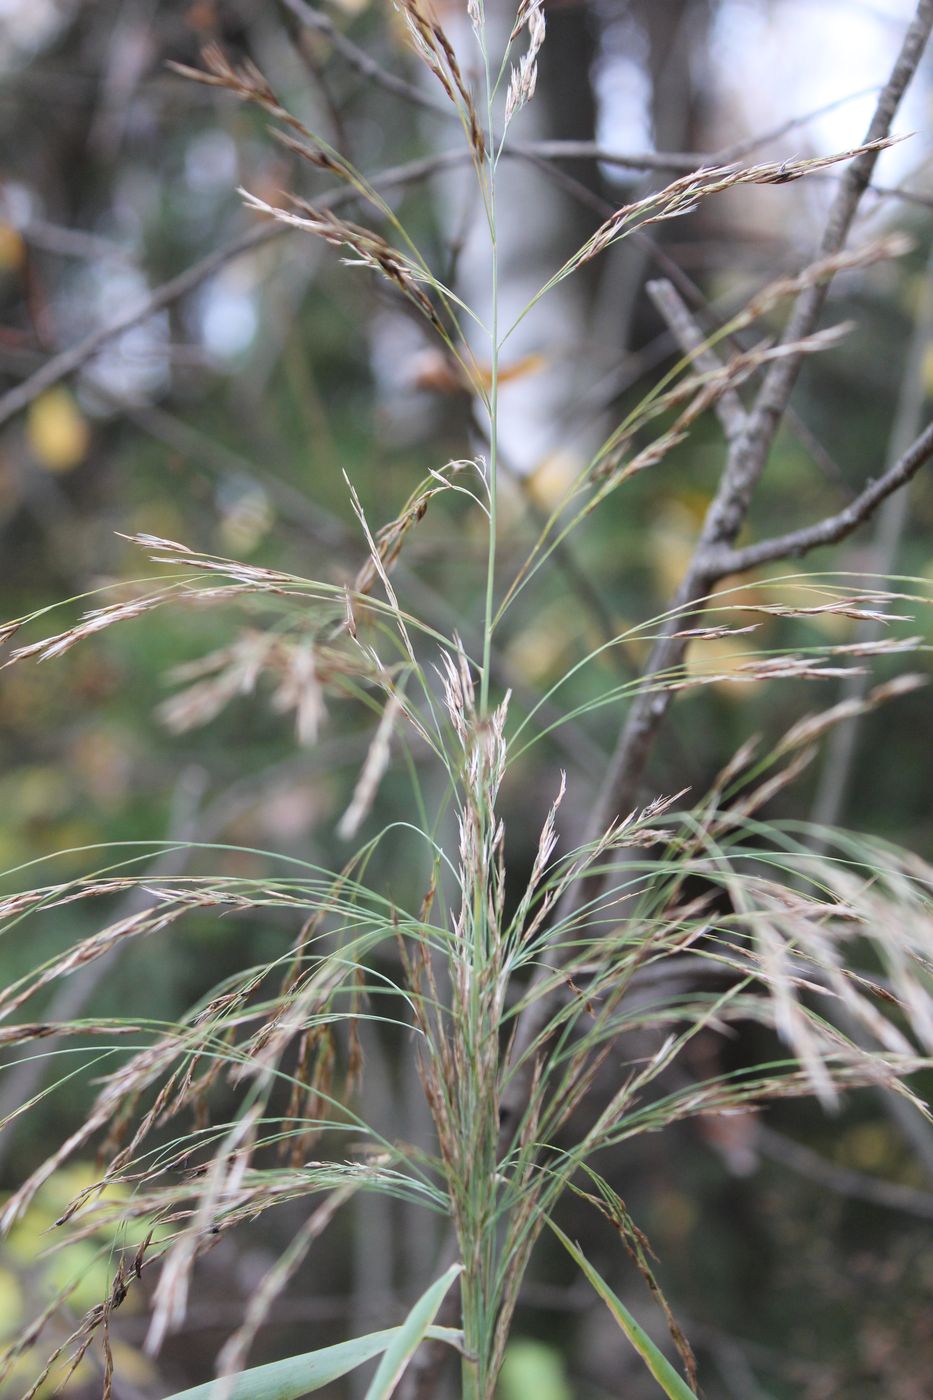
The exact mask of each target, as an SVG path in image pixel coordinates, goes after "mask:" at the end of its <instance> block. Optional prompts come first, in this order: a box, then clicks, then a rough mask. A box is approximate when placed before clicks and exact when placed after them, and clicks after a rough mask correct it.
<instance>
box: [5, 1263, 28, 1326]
mask: <svg viewBox="0 0 933 1400" xmlns="http://www.w3.org/2000/svg"><path fill="white" fill-rule="evenodd" d="M22 1315H23V1290H22V1289H21V1288H20V1286H19V1282H18V1280H17V1277H16V1275H15V1274H14V1273H13V1271H12V1269H2V1268H0V1337H12V1336H13V1335H14V1333H15V1332H16V1329H17V1327H18V1326H19V1323H20V1319H21V1318H22Z"/></svg>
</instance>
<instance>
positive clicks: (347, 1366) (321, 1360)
mask: <svg viewBox="0 0 933 1400" xmlns="http://www.w3.org/2000/svg"><path fill="white" fill-rule="evenodd" d="M401 1330H402V1329H401V1328H400V1327H387V1328H385V1329H384V1330H383V1331H381V1332H370V1333H368V1334H367V1335H366V1336H365V1337H354V1338H353V1339H352V1340H351V1341H348V1342H339V1343H338V1344H337V1345H336V1346H332V1347H322V1348H321V1349H320V1350H319V1351H307V1352H303V1353H301V1355H299V1356H287V1357H285V1358H284V1359H283V1360H282V1361H270V1362H269V1363H268V1364H267V1365H265V1366H254V1367H252V1368H251V1369H250V1370H248V1371H240V1372H239V1373H238V1374H237V1375H235V1376H222V1377H218V1378H217V1380H213V1381H207V1382H206V1383H205V1384H204V1385H196V1386H192V1388H191V1389H190V1390H180V1391H178V1392H177V1393H176V1394H175V1395H171V1396H169V1397H168V1400H221V1397H223V1400H300V1397H301V1396H303V1395H310V1394H311V1392H312V1391H314V1390H320V1389H321V1387H322V1386H325V1385H329V1384H330V1382H331V1381H336V1380H339V1379H340V1377H341V1376H345V1375H347V1373H348V1372H350V1371H355V1370H356V1368H357V1367H358V1366H362V1365H363V1364H364V1363H365V1362H367V1361H371V1360H372V1358H373V1357H374V1356H379V1355H380V1353H381V1352H384V1351H385V1350H386V1348H387V1347H388V1346H390V1345H391V1343H392V1342H393V1341H394V1339H395V1338H396V1336H397V1334H398V1333H399V1332H400V1331H401ZM425 1334H426V1335H427V1336H430V1337H435V1338H437V1339H438V1340H440V1341H448V1342H450V1343H451V1344H452V1345H454V1346H459V1345H460V1343H461V1341H462V1337H461V1334H460V1333H459V1332H457V1331H455V1330H453V1329H452V1328H449V1327H428V1328H426V1331H425Z"/></svg>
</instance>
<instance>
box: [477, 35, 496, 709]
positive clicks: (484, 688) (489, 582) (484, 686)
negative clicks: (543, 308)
mask: <svg viewBox="0 0 933 1400" xmlns="http://www.w3.org/2000/svg"><path fill="white" fill-rule="evenodd" d="M484 49H485V45H484ZM484 57H485V59H486V128H487V136H486V144H487V151H488V164H489V194H488V198H487V200H486V209H487V215H488V219H489V241H490V267H491V274H492V309H491V315H490V326H489V348H490V356H489V549H488V551H487V555H486V615H485V619H484V623H483V673H482V679H481V682H480V714H481V715H485V714H486V713H487V712H488V709H489V663H490V653H491V651H492V630H493V621H494V613H495V583H496V501H497V496H498V489H497V488H498V481H497V475H498V474H497V449H498V420H499V250H498V245H497V242H496V161H495V156H494V153H493V138H494V127H493V120H492V99H493V92H494V89H493V86H492V79H491V75H490V72H489V58H488V53H484Z"/></svg>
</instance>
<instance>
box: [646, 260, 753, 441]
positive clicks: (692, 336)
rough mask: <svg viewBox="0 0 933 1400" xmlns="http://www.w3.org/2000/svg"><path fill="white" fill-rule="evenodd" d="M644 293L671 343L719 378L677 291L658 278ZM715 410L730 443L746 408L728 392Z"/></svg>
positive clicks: (711, 354)
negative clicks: (672, 340) (669, 334)
mask: <svg viewBox="0 0 933 1400" xmlns="http://www.w3.org/2000/svg"><path fill="white" fill-rule="evenodd" d="M646 290H647V292H648V295H649V296H650V298H651V300H652V301H653V302H654V304H655V306H656V307H657V308H658V311H660V313H661V315H662V316H663V317H664V319H665V321H666V322H667V324H668V327H669V329H670V331H671V334H672V335H673V336H674V339H675V340H676V341H677V343H678V345H679V346H680V348H681V349H682V350H683V351H684V353H685V354H687V355H690V356H691V358H692V359H693V362H694V364H695V365H696V366H697V368H698V369H701V370H703V372H704V373H707V374H714V375H715V374H721V373H722V368H723V366H722V362H721V360H720V359H719V356H718V355H717V354H716V353H715V352H714V351H713V350H711V349H710V348H709V346H708V345H706V344H705V340H704V336H703V333H702V331H701V330H700V328H699V326H698V325H697V323H696V321H694V319H693V317H692V316H691V314H690V312H689V310H688V309H687V306H686V304H685V303H684V302H683V300H682V299H681V297H680V295H679V293H678V292H677V290H676V288H675V287H673V286H672V285H671V284H670V282H668V281H666V280H665V279H664V278H660V279H659V280H658V281H657V282H649V283H648V285H647V288H646ZM714 407H715V409H716V416H717V417H718V419H719V421H720V423H721V424H722V427H723V431H724V432H725V434H726V440H727V441H728V442H733V441H734V440H735V439H736V438H737V437H738V436H739V434H740V433H741V432H742V431H743V429H744V427H745V407H744V405H743V403H742V400H741V399H740V398H739V395H738V393H737V391H736V390H735V389H727V390H726V392H725V393H724V394H721V395H720V397H719V398H718V399H717V400H716V403H715V405H714Z"/></svg>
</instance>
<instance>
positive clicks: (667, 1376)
mask: <svg viewBox="0 0 933 1400" xmlns="http://www.w3.org/2000/svg"><path fill="white" fill-rule="evenodd" d="M548 1224H549V1225H550V1227H551V1229H552V1230H553V1231H554V1234H555V1235H556V1236H557V1238H558V1239H559V1240H560V1242H561V1244H562V1245H563V1246H564V1248H565V1249H566V1251H567V1253H568V1254H569V1255H570V1257H571V1259H573V1260H574V1261H575V1262H576V1263H577V1264H578V1265H579V1267H580V1268H581V1269H582V1271H583V1273H584V1274H585V1275H586V1277H587V1278H588V1279H589V1281H590V1283H591V1284H592V1285H593V1287H594V1289H595V1290H596V1292H597V1293H598V1294H599V1296H600V1298H602V1300H603V1302H604V1303H605V1304H606V1307H607V1308H608V1309H609V1311H610V1312H611V1313H612V1315H613V1317H614V1318H615V1320H616V1322H617V1323H618V1324H619V1326H620V1327H621V1328H622V1331H623V1332H624V1333H625V1335H626V1336H627V1337H628V1339H629V1341H630V1342H631V1344H632V1346H633V1347H634V1348H635V1350H636V1351H637V1352H638V1354H639V1356H640V1357H641V1358H642V1360H643V1361H644V1363H645V1365H646V1366H647V1367H648V1370H649V1371H650V1372H651V1374H652V1375H653V1376H654V1378H655V1380H656V1381H657V1383H658V1385H659V1386H660V1387H661V1389H662V1390H663V1391H664V1394H665V1395H668V1396H670V1397H671V1400H697V1396H696V1392H695V1391H693V1390H691V1389H690V1387H689V1385H687V1382H686V1381H685V1380H682V1379H681V1377H680V1376H679V1375H678V1374H677V1372H676V1371H675V1370H674V1368H673V1366H672V1365H671V1363H670V1362H669V1361H668V1359H667V1357H666V1356H665V1355H664V1353H663V1352H662V1351H660V1350H659V1349H658V1348H657V1347H656V1346H655V1344H654V1342H653V1341H652V1340H651V1338H650V1337H649V1336H648V1334H647V1332H646V1331H645V1330H644V1328H642V1327H639V1325H638V1323H637V1322H636V1321H635V1319H634V1317H632V1314H631V1313H630V1312H629V1310H628V1308H627V1307H626V1306H625V1304H624V1303H623V1302H622V1301H621V1299H619V1298H617V1297H616V1295H615V1294H614V1293H613V1291H612V1289H611V1288H610V1287H609V1285H608V1283H606V1281H605V1279H604V1278H602V1277H601V1275H600V1274H598V1273H597V1272H596V1270H595V1269H594V1268H593V1265H592V1264H591V1263H590V1261H589V1260H588V1259H587V1257H586V1255H585V1254H584V1253H583V1251H582V1249H581V1248H580V1246H579V1245H577V1244H574V1242H573V1240H571V1239H569V1238H568V1237H567V1236H566V1235H565V1234H564V1232H563V1230H561V1229H559V1228H558V1226H556V1225H555V1224H554V1222H553V1221H552V1220H549V1221H548Z"/></svg>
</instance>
